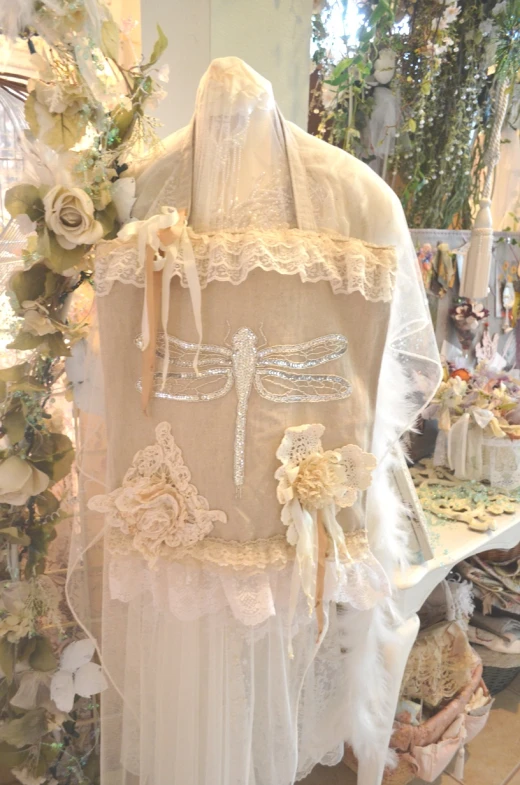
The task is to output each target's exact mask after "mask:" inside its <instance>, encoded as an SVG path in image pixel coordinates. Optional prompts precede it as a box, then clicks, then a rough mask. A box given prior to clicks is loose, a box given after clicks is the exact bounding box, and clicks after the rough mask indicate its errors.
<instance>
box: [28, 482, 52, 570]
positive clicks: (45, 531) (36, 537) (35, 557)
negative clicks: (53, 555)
mask: <svg viewBox="0 0 520 785" xmlns="http://www.w3.org/2000/svg"><path fill="white" fill-rule="evenodd" d="M40 468H41V467H40ZM57 522H58V521H57V520H54V521H49V522H48V523H43V524H42V523H40V524H38V526H33V527H31V528H30V529H28V530H27V534H28V535H29V537H30V538H31V544H30V545H29V546H28V548H27V561H26V563H25V571H24V572H25V577H26V578H31V577H33V576H34V575H35V574H40V573H42V572H44V570H45V557H46V555H47V550H48V548H49V544H50V543H51V542H52V541H53V540H55V539H56V536H57V535H56V528H55V527H56V523H57Z"/></svg>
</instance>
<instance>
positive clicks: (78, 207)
mask: <svg viewBox="0 0 520 785" xmlns="http://www.w3.org/2000/svg"><path fill="white" fill-rule="evenodd" d="M43 205H44V208H45V222H46V224H47V226H48V227H49V229H52V231H53V232H54V234H55V235H56V239H57V240H58V243H59V244H60V245H61V247H62V248H65V249H67V250H71V249H72V248H75V247H76V246H77V245H84V244H86V245H91V244H92V243H96V242H97V241H98V240H100V239H101V238H102V236H103V227H102V226H101V224H100V222H99V221H96V219H95V218H94V205H93V203H92V199H91V198H90V196H89V195H88V194H87V193H85V191H84V190H83V189H82V188H67V187H65V186H62V185H55V186H54V187H53V188H51V189H50V191H48V192H47V194H46V195H45V197H44V199H43Z"/></svg>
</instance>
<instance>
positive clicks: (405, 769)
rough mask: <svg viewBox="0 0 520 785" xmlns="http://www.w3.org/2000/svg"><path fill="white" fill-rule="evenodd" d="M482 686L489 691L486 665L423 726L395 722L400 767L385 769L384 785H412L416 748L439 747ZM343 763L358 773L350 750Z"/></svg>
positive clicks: (394, 746) (394, 741) (394, 740)
mask: <svg viewBox="0 0 520 785" xmlns="http://www.w3.org/2000/svg"><path fill="white" fill-rule="evenodd" d="M479 686H481V687H483V689H484V691H486V690H485V685H484V684H483V682H482V665H478V666H477V668H476V669H475V670H474V672H473V675H472V677H471V681H470V682H469V683H468V684H467V685H466V686H465V687H464V688H463V689H462V690H461V691H460V692H459V693H458V695H456V696H455V697H454V698H453V699H452V700H451V701H450V702H449V703H448V704H447V705H446V706H445V707H444V708H443V709H441V710H440V711H439V712H437V714H435V715H434V716H433V717H430V719H428V720H426V721H425V722H424V723H422V725H419V726H412V725H407V724H406V723H402V722H397V721H395V722H394V731H393V734H392V739H391V747H392V749H394V751H395V752H396V753H397V766H396V767H395V768H394V769H389V768H386V769H385V772H384V775H383V780H382V785H408V783H410V782H412V780H414V779H415V778H416V777H417V776H419V774H418V772H419V765H418V763H417V761H416V759H415V758H414V756H413V754H412V752H413V749H414V747H415V748H417V747H428V746H429V745H432V744H435V743H437V742H438V741H439V739H441V738H442V737H443V735H444V734H445V732H446V731H447V730H448V728H449V727H450V726H451V725H452V723H453V722H454V721H455V720H456V718H457V717H458V716H459V715H460V714H461V713H463V712H464V708H465V707H466V705H467V704H468V702H469V701H470V700H471V697H472V695H473V693H474V692H475V691H476V690H477V689H478V687H479ZM343 761H344V763H346V765H347V766H348V767H349V768H350V769H352V771H355V772H357V769H358V762H357V759H356V756H355V755H354V753H353V751H352V749H351V748H350V747H348V746H347V747H346V748H345V756H344V758H343Z"/></svg>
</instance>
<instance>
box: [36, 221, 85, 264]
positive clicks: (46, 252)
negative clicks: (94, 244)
mask: <svg viewBox="0 0 520 785" xmlns="http://www.w3.org/2000/svg"><path fill="white" fill-rule="evenodd" d="M88 249H89V246H88V245H77V246H76V248H71V249H70V250H69V249H66V248H62V247H61V245H60V244H59V242H58V241H57V240H56V236H55V235H54V234H53V233H52V232H49V231H45V232H44V233H42V235H41V238H39V243H38V251H39V252H40V253H41V254H42V256H44V257H45V259H46V260H47V266H48V267H50V269H51V270H53V271H54V272H55V273H62V272H63V270H68V269H70V268H71V267H75V266H76V265H77V264H79V263H80V262H81V260H82V259H83V257H84V256H85V254H86V252H87V251H88Z"/></svg>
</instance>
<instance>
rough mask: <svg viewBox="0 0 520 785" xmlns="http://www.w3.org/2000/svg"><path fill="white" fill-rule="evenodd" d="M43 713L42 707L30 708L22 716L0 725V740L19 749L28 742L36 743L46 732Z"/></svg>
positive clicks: (45, 720) (45, 721)
mask: <svg viewBox="0 0 520 785" xmlns="http://www.w3.org/2000/svg"><path fill="white" fill-rule="evenodd" d="M45 713H46V712H45V709H43V708H39V709H31V711H28V712H26V714H24V715H23V717H20V718H19V719H16V720H10V721H8V722H6V723H5V724H4V725H0V741H5V742H7V743H8V744H10V745H11V746H12V747H18V748H19V749H20V748H21V747H26V746H27V745H28V744H36V743H37V742H39V741H40V739H41V737H42V736H45V734H46V733H47V719H46V716H45Z"/></svg>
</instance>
